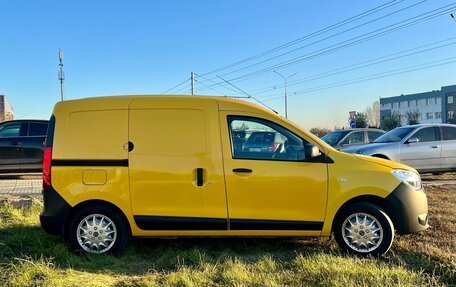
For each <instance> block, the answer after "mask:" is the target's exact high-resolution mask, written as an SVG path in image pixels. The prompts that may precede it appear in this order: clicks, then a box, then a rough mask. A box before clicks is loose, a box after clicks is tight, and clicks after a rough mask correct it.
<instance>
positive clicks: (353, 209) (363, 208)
mask: <svg viewBox="0 0 456 287" xmlns="http://www.w3.org/2000/svg"><path fill="white" fill-rule="evenodd" d="M356 214H358V215H360V214H361V216H358V218H359V219H360V222H359V223H360V225H359V228H361V229H357V228H356V227H355V225H353V226H354V227H353V229H354V230H352V231H351V232H349V231H348V230H347V231H345V230H343V229H344V226H352V225H351V224H350V223H348V221H347V220H348V219H349V218H351V219H352V220H351V221H353V220H355V222H356ZM362 214H364V215H367V216H368V218H367V220H366V221H367V223H369V222H370V223H372V221H369V216H370V218H371V219H372V218H373V219H375V220H376V222H375V223H374V224H375V227H381V230H380V231H375V229H377V228H373V229H369V228H366V227H365V226H364V227H363V226H362V225H364V217H363V215H362ZM353 216H355V217H353ZM378 224H380V226H379V225H378ZM356 226H358V225H356ZM362 228H364V230H362ZM369 230H371V231H370V233H368V232H369ZM372 231H375V232H374V233H373V232H372ZM333 232H334V237H335V239H336V242H337V244H338V245H339V247H340V248H341V249H342V250H343V251H345V252H348V253H350V254H356V255H359V256H369V255H371V256H374V257H377V256H381V255H383V254H385V253H386V252H388V250H389V249H390V247H391V245H392V244H393V239H394V225H393V222H392V221H391V219H390V218H389V216H388V214H387V213H386V212H385V211H384V210H383V209H381V208H380V207H379V206H377V205H375V204H372V203H367V202H358V203H354V204H351V205H350V206H348V207H347V208H345V209H344V210H343V211H342V212H341V213H340V214H339V215H338V217H337V218H336V221H335V224H334V228H333ZM344 232H345V235H346V236H345V238H344ZM351 233H353V235H354V236H355V237H354V238H353V239H354V240H353V239H350V238H348V237H349V236H348V235H351ZM374 234H375V237H381V241H380V240H379V239H372V241H371V242H374V243H375V244H368V245H367V246H366V245H365V247H366V248H364V249H363V248H362V247H361V246H359V248H358V249H359V250H356V248H357V246H356V245H357V243H355V241H356V240H357V238H358V239H359V238H361V239H360V240H363V238H367V237H364V235H367V236H374ZM380 234H381V236H380ZM372 238H374V237H372ZM352 242H353V243H352ZM349 243H351V245H350V244H349ZM370 249H372V250H370Z"/></svg>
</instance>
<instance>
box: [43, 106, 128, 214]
mask: <svg viewBox="0 0 456 287" xmlns="http://www.w3.org/2000/svg"><path fill="white" fill-rule="evenodd" d="M72 108H73V110H72V111H68V110H66V109H61V108H56V109H55V110H54V115H55V131H54V141H53V150H52V177H51V180H52V186H53V188H54V189H55V190H56V191H57V192H58V193H59V194H60V195H61V196H62V197H63V199H65V201H66V202H67V203H68V204H69V205H71V206H75V205H77V204H79V203H82V202H85V201H89V200H103V201H107V202H110V203H112V204H114V205H116V206H117V207H119V208H120V209H121V210H122V211H123V212H124V213H125V215H126V217H127V218H128V219H129V220H130V221H131V220H132V216H131V205H130V193H129V186H128V152H127V150H126V149H124V148H123V145H124V144H125V143H128V110H127V109H123V110H120V109H119V110H92V111H78V110H77V108H78V106H76V105H73V106H72Z"/></svg>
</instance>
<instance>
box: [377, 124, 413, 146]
mask: <svg viewBox="0 0 456 287" xmlns="http://www.w3.org/2000/svg"><path fill="white" fill-rule="evenodd" d="M414 129H415V128H413V127H405V128H395V129H394V130H391V131H389V132H387V133H386V134H384V135H382V136H381V137H379V138H378V139H376V140H374V143H392V142H398V141H401V140H402V139H403V138H404V137H405V136H406V135H408V134H409V133H410V132H411V131H413V130H414Z"/></svg>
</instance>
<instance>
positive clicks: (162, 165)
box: [129, 98, 227, 231]
mask: <svg viewBox="0 0 456 287" xmlns="http://www.w3.org/2000/svg"><path fill="white" fill-rule="evenodd" d="M157 107H163V108H157ZM129 113H130V116H129V119H130V120H129V141H130V146H131V147H130V149H131V152H130V153H129V170H130V193H131V204H132V211H133V214H134V218H135V221H136V223H137V225H138V226H139V227H140V228H141V229H143V230H152V231H159V230H226V229H227V209H226V194H225V182H224V175H223V165H222V153H221V143H220V130H219V122H218V106H217V102H216V101H215V100H214V101H207V100H201V101H198V100H194V99H175V100H172V99H163V100H162V101H161V100H154V99H150V98H149V99H148V98H142V99H141V98H139V99H135V100H134V101H133V102H132V103H131V105H130V112H129Z"/></svg>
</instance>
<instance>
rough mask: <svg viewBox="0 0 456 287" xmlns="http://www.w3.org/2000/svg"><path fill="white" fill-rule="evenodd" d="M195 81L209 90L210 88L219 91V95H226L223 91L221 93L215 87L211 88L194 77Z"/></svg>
mask: <svg viewBox="0 0 456 287" xmlns="http://www.w3.org/2000/svg"><path fill="white" fill-rule="evenodd" d="M195 82H197V83H199V84H201V85H203V86H205V87H206V88H208V89H210V90H212V91H214V92H216V93H219V94H221V95H223V96H225V97H227V95H226V94H225V93H222V92H220V91H219V90H217V89H215V88H211V87H209V86H207V85H206V84H205V83H203V82H200V81H198V79H197V78H195Z"/></svg>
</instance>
